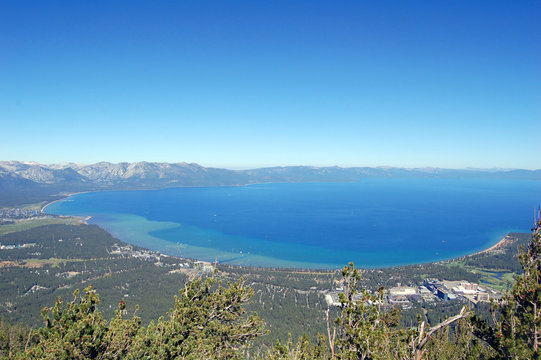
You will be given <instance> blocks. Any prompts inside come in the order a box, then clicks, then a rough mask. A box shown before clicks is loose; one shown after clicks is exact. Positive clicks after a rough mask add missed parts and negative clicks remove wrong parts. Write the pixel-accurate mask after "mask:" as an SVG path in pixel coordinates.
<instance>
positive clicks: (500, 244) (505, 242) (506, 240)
mask: <svg viewBox="0 0 541 360" xmlns="http://www.w3.org/2000/svg"><path fill="white" fill-rule="evenodd" d="M510 242H511V237H510V236H509V234H506V235H505V236H504V237H503V239H501V240H500V241H499V242H498V243H497V244H495V245H492V246H491V247H489V248H488V249H485V250H481V251H478V252H476V253H474V254H470V255H466V256H474V255H481V254H486V253H489V252H492V251H494V250H498V249H500V248H503V247H506V246H507V245H508V244H509V243H510Z"/></svg>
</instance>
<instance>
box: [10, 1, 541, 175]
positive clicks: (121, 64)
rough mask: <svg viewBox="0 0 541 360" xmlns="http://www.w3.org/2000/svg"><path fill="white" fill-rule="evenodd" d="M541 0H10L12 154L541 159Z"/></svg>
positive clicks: (209, 162)
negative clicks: (394, 0) (540, 0)
mask: <svg viewBox="0 0 541 360" xmlns="http://www.w3.org/2000/svg"><path fill="white" fill-rule="evenodd" d="M540 19H541V2H539V1H497V0H496V1H495V0H490V1H454V0H453V1H397V2H392V1H366V2H364V1H329V2H323V1H291V0H286V1H253V0H250V1H170V2H169V1H167V2H164V1H133V0H130V1H127V0H126V1H63V2H58V1H19V0H17V1H1V2H0V160H33V161H38V162H43V163H58V162H66V161H73V162H81V163H93V162H98V161H110V162H120V161H130V162H133V161H143V160H144V161H166V162H180V161H187V162H197V163H199V164H201V165H204V166H217V167H226V168H250V167H262V166H272V165H315V166H326V165H338V166H403V167H422V166H435V167H448V168H463V167H503V168H529V169H534V168H535V169H538V168H541V155H540V154H541V151H540V147H541V121H540V120H541V25H540V24H541V20H540Z"/></svg>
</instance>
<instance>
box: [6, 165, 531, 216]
mask: <svg viewBox="0 0 541 360" xmlns="http://www.w3.org/2000/svg"><path fill="white" fill-rule="evenodd" d="M366 178H491V179H495V178H498V179H524V180H541V170H520V169H503V170H502V169H462V170H457V169H442V168H411V169H410V168H396V167H351V168H342V167H337V166H333V167H313V166H286V167H269V168H259V169H252V170H228V169H220V168H211V167H203V166H201V165H198V164H195V163H190V164H188V163H185V162H181V163H163V162H136V163H127V162H122V163H108V162H100V163H96V164H90V165H83V164H76V163H62V164H52V165H45V164H40V163H37V162H26V161H0V206H8V205H14V204H23V203H29V202H36V201H46V200H51V199H52V198H58V197H59V196H61V194H60V193H66V192H78V191H95V190H135V189H158V188H166V187H179V186H234V185H247V184H253V183H271V182H356V181H362V179H366Z"/></svg>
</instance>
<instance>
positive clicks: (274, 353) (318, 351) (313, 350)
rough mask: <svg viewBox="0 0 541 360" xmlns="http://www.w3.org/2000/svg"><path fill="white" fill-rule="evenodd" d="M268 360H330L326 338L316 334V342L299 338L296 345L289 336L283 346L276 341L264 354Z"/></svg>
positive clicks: (305, 336)
mask: <svg viewBox="0 0 541 360" xmlns="http://www.w3.org/2000/svg"><path fill="white" fill-rule="evenodd" d="M265 358H266V359H268V360H286V359H296V360H312V359H321V360H326V359H331V352H330V350H329V347H328V345H327V338H326V337H325V336H323V335H321V334H318V336H317V339H316V342H315V343H313V342H312V340H311V339H310V338H309V337H308V336H307V335H303V336H301V337H299V339H298V341H297V343H296V344H294V343H293V340H292V338H291V335H290V336H289V337H288V340H287V342H286V343H285V344H281V343H280V341H279V340H276V345H274V347H273V348H272V349H271V350H270V351H269V352H268V353H267V354H266V357H265Z"/></svg>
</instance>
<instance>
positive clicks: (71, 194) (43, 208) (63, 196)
mask: <svg viewBox="0 0 541 360" xmlns="http://www.w3.org/2000/svg"><path fill="white" fill-rule="evenodd" d="M90 192H92V191H80V192H74V193H68V194H65V195H62V197H61V198H60V199H56V200H53V201H51V202H48V203H47V204H45V205H43V207H42V208H41V209H40V210H39V211H40V212H41V213H44V212H43V211H44V210H45V208H46V207H47V206H49V205H52V204H54V203H55V202H58V201H61V200H65V199H67V198H69V197H71V196H73V195H77V194H86V193H90Z"/></svg>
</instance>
